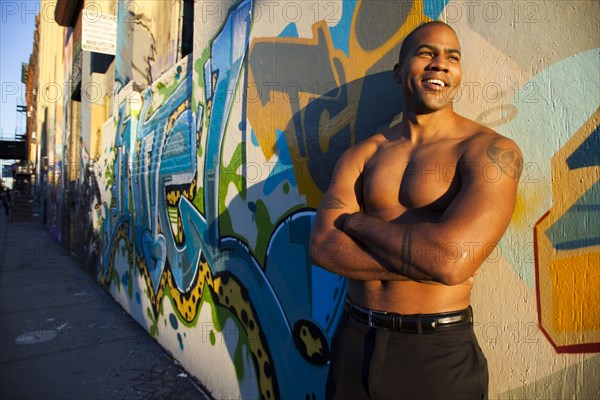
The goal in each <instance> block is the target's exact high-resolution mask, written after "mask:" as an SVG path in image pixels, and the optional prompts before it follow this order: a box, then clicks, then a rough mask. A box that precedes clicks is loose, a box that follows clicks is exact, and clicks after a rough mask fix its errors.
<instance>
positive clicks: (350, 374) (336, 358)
mask: <svg viewBox="0 0 600 400" xmlns="http://www.w3.org/2000/svg"><path fill="white" fill-rule="evenodd" d="M487 389H488V368H487V360H486V359H485V357H484V355H483V353H482V351H481V348H480V347H479V344H478V343H477V339H476V338H475V333H474V332H473V325H472V324H470V323H469V324H463V325H458V326H452V327H443V328H439V329H438V330H436V331H435V332H433V333H423V334H417V333H400V332H391V331H387V330H384V329H378V328H371V327H369V326H368V325H366V324H364V323H362V322H358V321H356V320H354V319H352V318H351V317H350V316H349V315H348V312H345V313H344V316H343V317H342V319H341V320H340V324H339V326H338V328H337V331H336V333H335V335H334V337H333V343H332V353H331V366H330V370H329V377H328V379H327V391H326V395H327V399H411V400H412V399H487Z"/></svg>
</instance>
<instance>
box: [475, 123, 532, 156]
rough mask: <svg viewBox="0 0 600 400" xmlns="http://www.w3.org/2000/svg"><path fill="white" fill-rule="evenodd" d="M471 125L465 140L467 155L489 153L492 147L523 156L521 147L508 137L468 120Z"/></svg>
mask: <svg viewBox="0 0 600 400" xmlns="http://www.w3.org/2000/svg"><path fill="white" fill-rule="evenodd" d="M467 121H468V124H469V128H468V132H469V133H468V134H467V135H466V136H465V138H464V140H463V146H464V153H465V155H469V154H470V155H473V156H475V155H479V154H481V152H482V150H483V151H484V154H485V151H487V150H488V149H489V148H490V147H491V148H494V147H501V148H503V149H507V150H510V151H514V152H516V153H518V154H519V155H521V149H520V148H519V145H518V144H517V143H516V142H515V141H514V140H512V139H511V138H509V137H506V136H504V135H502V134H500V133H498V132H496V131H494V130H493V129H491V128H488V127H487V126H484V125H481V124H479V123H477V122H475V121H471V120H467Z"/></svg>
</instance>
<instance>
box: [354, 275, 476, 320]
mask: <svg viewBox="0 0 600 400" xmlns="http://www.w3.org/2000/svg"><path fill="white" fill-rule="evenodd" d="M472 287H473V281H472V280H469V281H467V282H465V283H463V284H460V285H455V286H445V285H442V284H429V283H419V282H414V281H355V280H349V282H348V296H349V297H350V298H351V299H352V301H353V302H354V303H356V304H359V305H361V306H363V307H366V308H370V309H373V310H381V311H391V312H396V313H399V314H433V313H440V312H448V311H456V310H462V309H464V308H466V307H468V306H469V304H470V300H471V289H472Z"/></svg>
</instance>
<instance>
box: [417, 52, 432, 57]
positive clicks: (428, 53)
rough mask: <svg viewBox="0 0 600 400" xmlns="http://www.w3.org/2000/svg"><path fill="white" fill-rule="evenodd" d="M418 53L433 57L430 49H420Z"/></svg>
mask: <svg viewBox="0 0 600 400" xmlns="http://www.w3.org/2000/svg"><path fill="white" fill-rule="evenodd" d="M419 55H425V56H430V57H433V53H432V52H431V51H422V52H420V53H419Z"/></svg>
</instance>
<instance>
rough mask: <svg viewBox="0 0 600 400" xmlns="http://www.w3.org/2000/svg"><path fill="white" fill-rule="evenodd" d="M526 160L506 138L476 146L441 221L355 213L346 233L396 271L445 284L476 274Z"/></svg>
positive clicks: (503, 221) (502, 224)
mask: <svg viewBox="0 0 600 400" xmlns="http://www.w3.org/2000/svg"><path fill="white" fill-rule="evenodd" d="M522 165H523V160H522V156H521V153H520V151H519V149H518V148H517V146H516V145H515V144H514V143H513V142H512V141H510V140H508V139H494V140H492V141H490V140H487V141H485V142H484V143H483V144H482V143H475V145H474V146H472V148H470V149H469V151H468V152H466V153H465V155H464V156H463V159H461V161H460V162H459V173H460V175H461V178H462V184H461V189H460V191H459V193H458V195H457V196H456V198H455V199H454V200H453V202H452V203H451V204H450V206H449V207H448V209H447V210H446V211H445V213H444V215H443V216H442V218H441V220H440V222H439V223H426V222H424V223H415V224H411V225H405V224H396V223H394V222H386V221H383V220H380V219H377V218H374V217H371V216H368V215H366V214H362V213H353V214H352V215H350V216H348V217H347V218H346V220H345V221H344V225H343V228H342V229H343V230H344V232H345V233H347V234H348V235H349V236H351V237H352V238H353V239H355V240H357V241H359V242H360V243H362V244H363V245H364V246H366V247H368V248H369V250H370V251H371V252H372V253H373V254H374V255H375V256H376V257H378V258H380V259H381V260H382V262H383V263H385V265H386V266H388V267H389V268H391V269H392V270H393V271H395V272H397V273H399V274H402V275H408V276H410V275H411V274H414V273H415V272H414V269H416V270H417V271H418V272H419V273H421V274H425V275H429V276H431V277H433V279H434V280H436V281H439V282H442V283H443V284H445V285H455V284H459V283H462V282H464V281H465V280H466V279H468V278H469V277H471V276H473V275H474V274H475V272H476V271H477V270H478V269H479V267H480V265H481V264H482V262H483V261H484V260H485V258H486V257H487V256H488V255H489V254H490V252H491V251H492V250H493V249H494V248H495V246H496V244H497V243H498V241H499V240H500V238H501V237H502V235H503V233H504V231H505V229H506V227H507V226H508V223H509V221H510V218H511V215H512V212H513V209H514V204H515V196H516V189H517V183H518V180H519V177H520V174H521V170H522Z"/></svg>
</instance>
